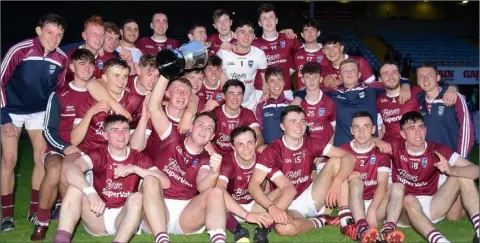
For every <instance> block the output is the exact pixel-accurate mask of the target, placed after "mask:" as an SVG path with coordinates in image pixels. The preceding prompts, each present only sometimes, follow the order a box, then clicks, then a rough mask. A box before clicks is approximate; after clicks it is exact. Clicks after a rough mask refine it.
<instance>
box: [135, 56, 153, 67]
mask: <svg viewBox="0 0 480 243" xmlns="http://www.w3.org/2000/svg"><path fill="white" fill-rule="evenodd" d="M138 66H140V67H149V68H157V59H156V57H155V56H154V55H152V54H148V53H145V54H143V55H142V56H141V57H140V61H139V62H138Z"/></svg>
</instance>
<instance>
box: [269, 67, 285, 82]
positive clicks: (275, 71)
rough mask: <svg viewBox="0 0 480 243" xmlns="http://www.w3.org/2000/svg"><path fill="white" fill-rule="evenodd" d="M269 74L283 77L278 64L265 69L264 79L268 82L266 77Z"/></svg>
mask: <svg viewBox="0 0 480 243" xmlns="http://www.w3.org/2000/svg"><path fill="white" fill-rule="evenodd" d="M271 76H280V77H282V78H283V70H282V68H281V67H279V66H270V67H267V70H265V81H266V82H268V79H269V78H270V77H271Z"/></svg>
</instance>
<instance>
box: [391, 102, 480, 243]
mask: <svg viewBox="0 0 480 243" xmlns="http://www.w3.org/2000/svg"><path fill="white" fill-rule="evenodd" d="M400 126H401V131H400V135H401V136H402V138H404V139H405V140H406V141H405V140H399V141H395V142H393V143H392V144H391V145H392V153H393V158H392V180H393V182H400V183H403V184H404V185H405V197H404V199H403V206H404V208H405V212H406V214H404V215H402V216H401V217H400V220H399V224H400V223H401V224H402V225H412V226H413V228H414V229H415V230H416V231H418V232H419V233H420V234H421V235H422V236H423V237H425V238H426V239H427V240H428V242H450V241H448V240H447V239H446V238H445V236H443V235H442V234H441V233H440V232H438V231H437V230H436V229H435V226H434V224H435V223H438V222H440V221H441V220H442V219H443V218H444V217H445V215H446V214H447V212H448V210H449V209H450V208H451V207H452V205H453V203H454V202H455V200H456V199H457V197H458V195H460V198H461V199H462V202H463V206H464V208H465V209H466V211H467V212H468V214H469V215H470V218H471V220H472V222H473V226H474V229H475V239H476V240H477V242H478V235H479V223H480V222H479V221H480V219H479V208H480V205H479V195H478V189H477V187H476V186H475V182H474V180H476V179H478V177H479V169H478V165H475V164H473V163H472V162H470V161H468V160H466V159H464V158H462V157H461V156H460V155H459V154H457V153H456V152H454V151H453V150H452V149H450V148H449V147H447V146H445V145H441V144H438V143H433V142H427V141H425V135H426V132H427V128H426V127H425V125H424V121H423V117H422V115H421V114H420V113H419V112H416V111H412V112H407V113H405V114H404V115H403V116H402V119H401V120H400ZM441 173H444V174H446V175H447V176H448V178H447V179H446V181H445V182H444V183H443V184H442V185H441V186H439V185H440V184H439V178H440V174H441Z"/></svg>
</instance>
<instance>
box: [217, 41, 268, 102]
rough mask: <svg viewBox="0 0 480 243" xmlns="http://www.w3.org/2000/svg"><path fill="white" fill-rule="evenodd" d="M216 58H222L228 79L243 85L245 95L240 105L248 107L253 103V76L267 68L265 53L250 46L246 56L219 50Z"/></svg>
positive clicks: (254, 99)
mask: <svg viewBox="0 0 480 243" xmlns="http://www.w3.org/2000/svg"><path fill="white" fill-rule="evenodd" d="M217 56H219V57H220V58H222V63H223V66H222V68H223V71H224V72H225V74H226V75H227V77H228V78H229V79H238V80H240V81H242V82H243V83H244V84H245V94H244V96H243V102H242V105H243V106H244V107H248V106H249V104H251V103H255V101H256V98H255V88H254V82H255V76H256V74H257V71H259V70H265V69H266V68H267V57H266V56H265V52H263V51H262V50H260V49H259V48H257V47H254V46H251V47H250V52H249V53H247V54H237V53H235V52H231V51H225V50H219V51H218V52H217Z"/></svg>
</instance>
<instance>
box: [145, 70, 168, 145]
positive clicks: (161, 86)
mask: <svg viewBox="0 0 480 243" xmlns="http://www.w3.org/2000/svg"><path fill="white" fill-rule="evenodd" d="M167 85H168V79H166V78H165V77H163V76H160V78H158V81H157V83H156V84H155V87H154V88H153V90H152V94H151V95H150V100H149V101H148V106H147V108H148V112H150V119H151V120H152V125H153V128H154V129H155V131H156V132H157V134H158V135H159V136H162V134H164V133H165V132H166V131H167V130H168V128H169V125H168V124H170V121H169V120H168V117H167V114H165V111H164V110H163V109H162V106H161V104H162V101H163V96H164V95H165V90H166V88H167Z"/></svg>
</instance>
